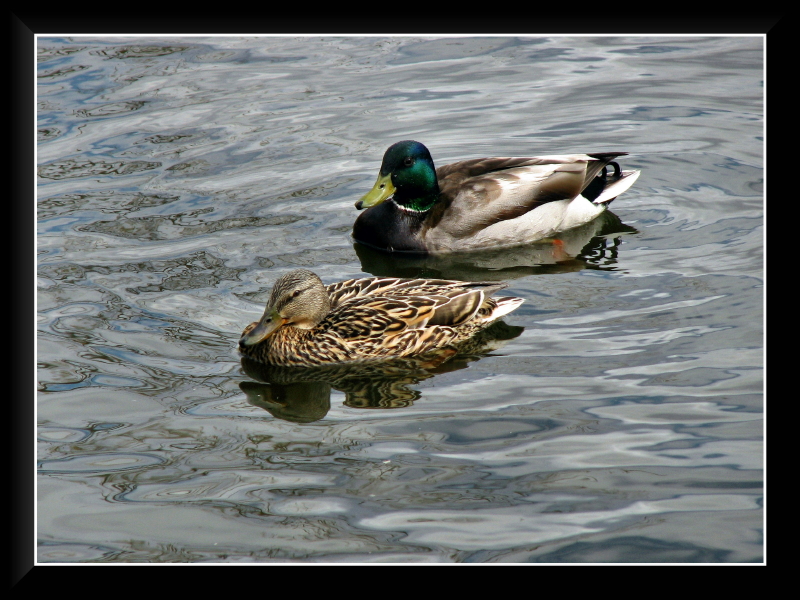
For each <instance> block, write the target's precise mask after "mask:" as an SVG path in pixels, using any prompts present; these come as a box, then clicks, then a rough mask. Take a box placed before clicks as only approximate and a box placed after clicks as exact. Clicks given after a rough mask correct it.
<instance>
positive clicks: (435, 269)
mask: <svg viewBox="0 0 800 600" xmlns="http://www.w3.org/2000/svg"><path fill="white" fill-rule="evenodd" d="M631 233H638V232H637V230H636V229H635V228H633V227H631V226H630V225H626V224H624V223H623V222H622V221H621V220H620V218H619V217H618V216H617V215H615V214H614V213H612V212H611V211H610V210H607V211H605V212H604V213H602V214H601V215H600V216H599V217H597V218H596V219H594V220H593V221H591V222H589V223H586V224H585V225H582V226H580V227H576V228H574V229H570V230H569V231H564V232H562V233H558V234H556V235H555V236H553V237H552V238H547V239H545V240H540V241H538V242H535V243H533V244H528V245H527V246H516V247H513V248H502V249H499V248H494V249H488V250H481V251H476V252H460V253H452V254H439V255H430V254H427V255H426V254H410V253H406V252H393V253H388V252H383V251H381V250H376V249H374V248H370V247H369V246H365V245H364V244H359V243H356V244H354V245H353V247H354V249H355V251H356V254H357V255H358V259H359V260H360V261H361V270H362V271H365V272H366V273H371V274H372V275H376V276H382V275H394V276H401V277H436V278H441V279H462V280H465V281H475V280H480V281H486V280H491V281H502V280H508V279H517V278H519V277H526V276H528V275H543V274H551V273H571V272H574V271H580V270H582V269H596V270H613V269H615V268H616V267H615V266H614V265H615V264H616V262H617V255H618V250H619V247H620V244H621V240H620V236H622V235H625V234H631Z"/></svg>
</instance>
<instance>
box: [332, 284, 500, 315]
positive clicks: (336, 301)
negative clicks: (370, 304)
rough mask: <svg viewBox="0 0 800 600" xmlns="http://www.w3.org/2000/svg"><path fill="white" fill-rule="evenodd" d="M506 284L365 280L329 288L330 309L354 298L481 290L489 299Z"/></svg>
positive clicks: (333, 285)
mask: <svg viewBox="0 0 800 600" xmlns="http://www.w3.org/2000/svg"><path fill="white" fill-rule="evenodd" d="M506 285H507V284H502V283H497V282H492V281H476V282H465V281H454V280H449V279H398V278H395V277H365V278H362V279H348V280H346V281H340V282H337V283H333V284H331V285H328V286H326V290H327V292H328V297H329V298H330V302H331V309H333V308H336V307H338V306H340V305H342V304H343V303H345V302H347V301H349V300H353V299H355V298H365V297H368V296H371V297H377V296H384V295H387V294H391V295H398V294H399V295H411V296H416V295H425V294H436V293H437V292H439V291H444V290H450V289H464V288H468V289H482V290H484V293H485V294H486V295H490V294H492V293H494V292H496V291H497V290H500V289H503V288H504V287H506Z"/></svg>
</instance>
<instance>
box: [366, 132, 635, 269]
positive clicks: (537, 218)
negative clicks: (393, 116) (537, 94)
mask: <svg viewBox="0 0 800 600" xmlns="http://www.w3.org/2000/svg"><path fill="white" fill-rule="evenodd" d="M624 154H626V153H625V152H600V153H593V154H572V155H553V156H539V157H527V158H478V159H473V160H465V161H461V162H457V163H453V164H450V165H445V166H443V167H439V168H438V169H435V168H434V166H433V159H432V158H431V155H430V152H429V151H428V149H427V148H426V147H425V146H424V145H422V144H420V143H419V142H415V141H412V140H406V141H402V142H397V143H396V144H393V145H392V146H390V147H389V149H388V150H386V153H385V154H384V156H383V162H382V164H381V169H380V173H379V174H378V180H377V181H376V182H375V185H374V187H373V188H372V190H371V191H370V192H369V193H367V195H365V196H364V197H363V198H361V200H359V201H358V202H356V208H358V209H361V208H368V209H369V210H367V211H365V212H364V213H362V214H361V215H359V217H358V219H356V222H355V224H354V225H353V237H354V238H355V239H356V241H358V242H361V243H362V244H366V245H368V246H372V247H374V248H379V249H381V250H388V251H389V252H415V253H430V254H442V253H449V252H463V251H472V250H481V249H486V248H501V247H509V246H516V245H522V244H530V243H532V242H535V241H538V240H541V239H544V238H548V237H552V236H553V235H555V234H557V233H559V232H563V231H567V230H569V229H572V228H574V227H580V226H581V225H584V224H586V223H589V222H590V221H592V220H594V219H595V218H597V217H598V216H600V215H601V214H602V213H603V212H604V211H605V210H606V207H607V206H608V204H609V203H610V202H611V201H612V200H613V199H614V198H616V197H617V196H618V195H619V194H621V193H622V192H624V191H625V190H627V189H628V188H629V187H630V186H631V185H633V182H634V181H636V179H637V178H638V177H639V171H621V170H620V168H619V165H618V164H617V163H616V162H614V159H615V158H617V157H618V156H622V155H624ZM609 166H611V167H613V169H614V172H613V173H612V174H609V173H608V167H609Z"/></svg>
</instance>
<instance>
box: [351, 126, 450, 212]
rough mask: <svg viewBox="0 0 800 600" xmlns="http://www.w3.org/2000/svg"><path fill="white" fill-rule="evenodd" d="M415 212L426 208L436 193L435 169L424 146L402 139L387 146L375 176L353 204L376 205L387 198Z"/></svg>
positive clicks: (430, 204)
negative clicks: (370, 186)
mask: <svg viewBox="0 0 800 600" xmlns="http://www.w3.org/2000/svg"><path fill="white" fill-rule="evenodd" d="M390 197H392V198H393V199H394V201H395V202H396V203H397V204H399V205H400V206H402V207H403V208H406V209H407V210H412V211H416V212H425V211H427V210H429V209H430V208H431V207H432V206H433V204H434V203H435V202H436V200H437V199H438V197H439V184H438V182H437V179H436V169H435V167H434V166H433V159H432V158H431V153H430V152H428V149H427V148H426V147H425V146H424V145H423V144H420V143H419V142H415V141H413V140H404V141H402V142H397V143H396V144H392V145H391V146H389V149H388V150H386V153H385V154H384V155H383V162H382V163H381V170H380V172H379V173H378V180H377V181H376V182H375V185H374V186H373V187H372V189H371V190H370V191H369V192H368V193H367V194H366V195H365V196H364V197H363V198H361V199H360V200H359V201H358V202H356V208H357V209H359V210H361V209H362V208H369V207H372V206H377V205H378V204H380V203H381V202H383V201H384V200H386V199H387V198H390Z"/></svg>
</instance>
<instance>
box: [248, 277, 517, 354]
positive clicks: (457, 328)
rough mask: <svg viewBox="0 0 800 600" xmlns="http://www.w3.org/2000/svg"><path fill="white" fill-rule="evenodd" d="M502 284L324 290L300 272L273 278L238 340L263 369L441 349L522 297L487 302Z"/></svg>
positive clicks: (367, 282)
mask: <svg viewBox="0 0 800 600" xmlns="http://www.w3.org/2000/svg"><path fill="white" fill-rule="evenodd" d="M504 287H505V284H502V283H489V282H474V283H468V282H463V281H447V280H437V279H395V278H388V277H387V278H366V279H350V280H348V281H343V282H340V283H335V284H331V285H329V286H327V287H326V286H325V285H323V283H322V281H321V280H320V279H319V277H317V275H315V274H314V273H312V272H311V271H308V270H305V269H298V270H295V271H291V272H289V273H286V274H285V275H283V276H281V277H280V278H278V280H277V281H276V282H275V286H274V287H273V289H272V292H271V294H270V298H269V302H268V304H267V307H266V310H265V311H264V315H263V316H262V318H261V320H260V321H258V322H256V323H251V324H250V325H248V326H247V327H246V328H245V330H244V331H243V332H242V337H241V339H240V340H239V349H240V351H241V353H242V354H243V355H245V356H248V357H250V358H252V359H254V360H257V361H261V362H263V363H266V364H272V365H280V366H287V367H291V366H321V365H328V364H338V363H343V362H362V361H374V360H386V359H394V358H406V357H410V356H415V355H420V354H425V353H429V352H431V351H434V350H443V351H448V349H452V348H453V347H457V346H459V345H461V344H462V343H464V342H467V341H468V340H469V338H471V337H473V336H475V335H476V334H478V333H479V332H480V331H481V330H482V329H484V328H486V327H487V326H489V325H490V324H491V323H493V322H494V321H496V320H497V319H499V318H500V317H502V316H503V315H506V314H508V313H509V312H511V311H512V310H514V309H515V308H517V307H518V306H519V305H520V304H522V302H523V300H522V298H514V297H505V298H496V299H495V298H491V297H490V296H491V294H493V293H494V292H496V291H498V290H500V289H502V288H504Z"/></svg>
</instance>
